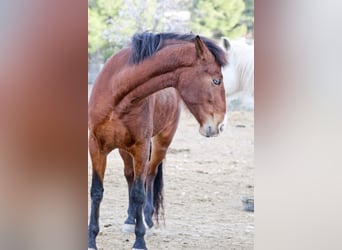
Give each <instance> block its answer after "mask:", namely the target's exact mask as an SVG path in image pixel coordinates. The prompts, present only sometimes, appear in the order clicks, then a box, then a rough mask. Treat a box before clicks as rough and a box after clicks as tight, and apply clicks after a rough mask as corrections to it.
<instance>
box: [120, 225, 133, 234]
mask: <svg viewBox="0 0 342 250" xmlns="http://www.w3.org/2000/svg"><path fill="white" fill-rule="evenodd" d="M122 232H124V233H129V234H131V233H134V232H135V225H134V224H124V225H123V227H122Z"/></svg>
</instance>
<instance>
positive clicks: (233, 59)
mask: <svg viewBox="0 0 342 250" xmlns="http://www.w3.org/2000/svg"><path fill="white" fill-rule="evenodd" d="M222 47H223V48H224V49H225V50H226V52H227V55H228V65H227V66H225V67H224V68H223V69H222V74H223V79H224V84H225V89H226V96H227V108H228V110H237V109H246V110H254V44H252V45H251V44H250V43H248V42H247V41H246V40H245V39H239V40H235V41H229V40H228V39H227V38H222Z"/></svg>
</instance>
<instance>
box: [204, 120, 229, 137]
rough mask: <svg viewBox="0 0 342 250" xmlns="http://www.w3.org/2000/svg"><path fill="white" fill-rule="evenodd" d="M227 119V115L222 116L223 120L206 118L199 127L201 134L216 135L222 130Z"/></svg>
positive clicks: (206, 135)
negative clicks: (216, 120) (215, 120)
mask: <svg viewBox="0 0 342 250" xmlns="http://www.w3.org/2000/svg"><path fill="white" fill-rule="evenodd" d="M226 121H227V115H225V116H224V119H223V121H222V120H221V122H219V123H217V122H214V120H213V119H208V120H207V122H205V123H204V124H203V125H202V126H201V127H200V129H199V132H200V134H201V135H203V136H205V137H216V136H218V135H219V134H220V133H222V132H223V130H224V128H225V124H226Z"/></svg>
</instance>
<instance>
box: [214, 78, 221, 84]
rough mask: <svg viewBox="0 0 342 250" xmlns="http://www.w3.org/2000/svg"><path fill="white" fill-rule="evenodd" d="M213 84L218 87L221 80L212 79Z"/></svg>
mask: <svg viewBox="0 0 342 250" xmlns="http://www.w3.org/2000/svg"><path fill="white" fill-rule="evenodd" d="M213 83H214V84H215V85H220V84H221V79H213Z"/></svg>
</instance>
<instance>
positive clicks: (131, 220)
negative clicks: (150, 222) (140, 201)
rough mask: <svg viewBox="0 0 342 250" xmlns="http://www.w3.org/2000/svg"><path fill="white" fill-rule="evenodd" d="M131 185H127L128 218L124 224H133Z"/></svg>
mask: <svg viewBox="0 0 342 250" xmlns="http://www.w3.org/2000/svg"><path fill="white" fill-rule="evenodd" d="M132 186H133V183H128V209H127V214H128V217H127V219H126V220H125V224H133V225H134V224H135V217H134V209H133V197H132Z"/></svg>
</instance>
